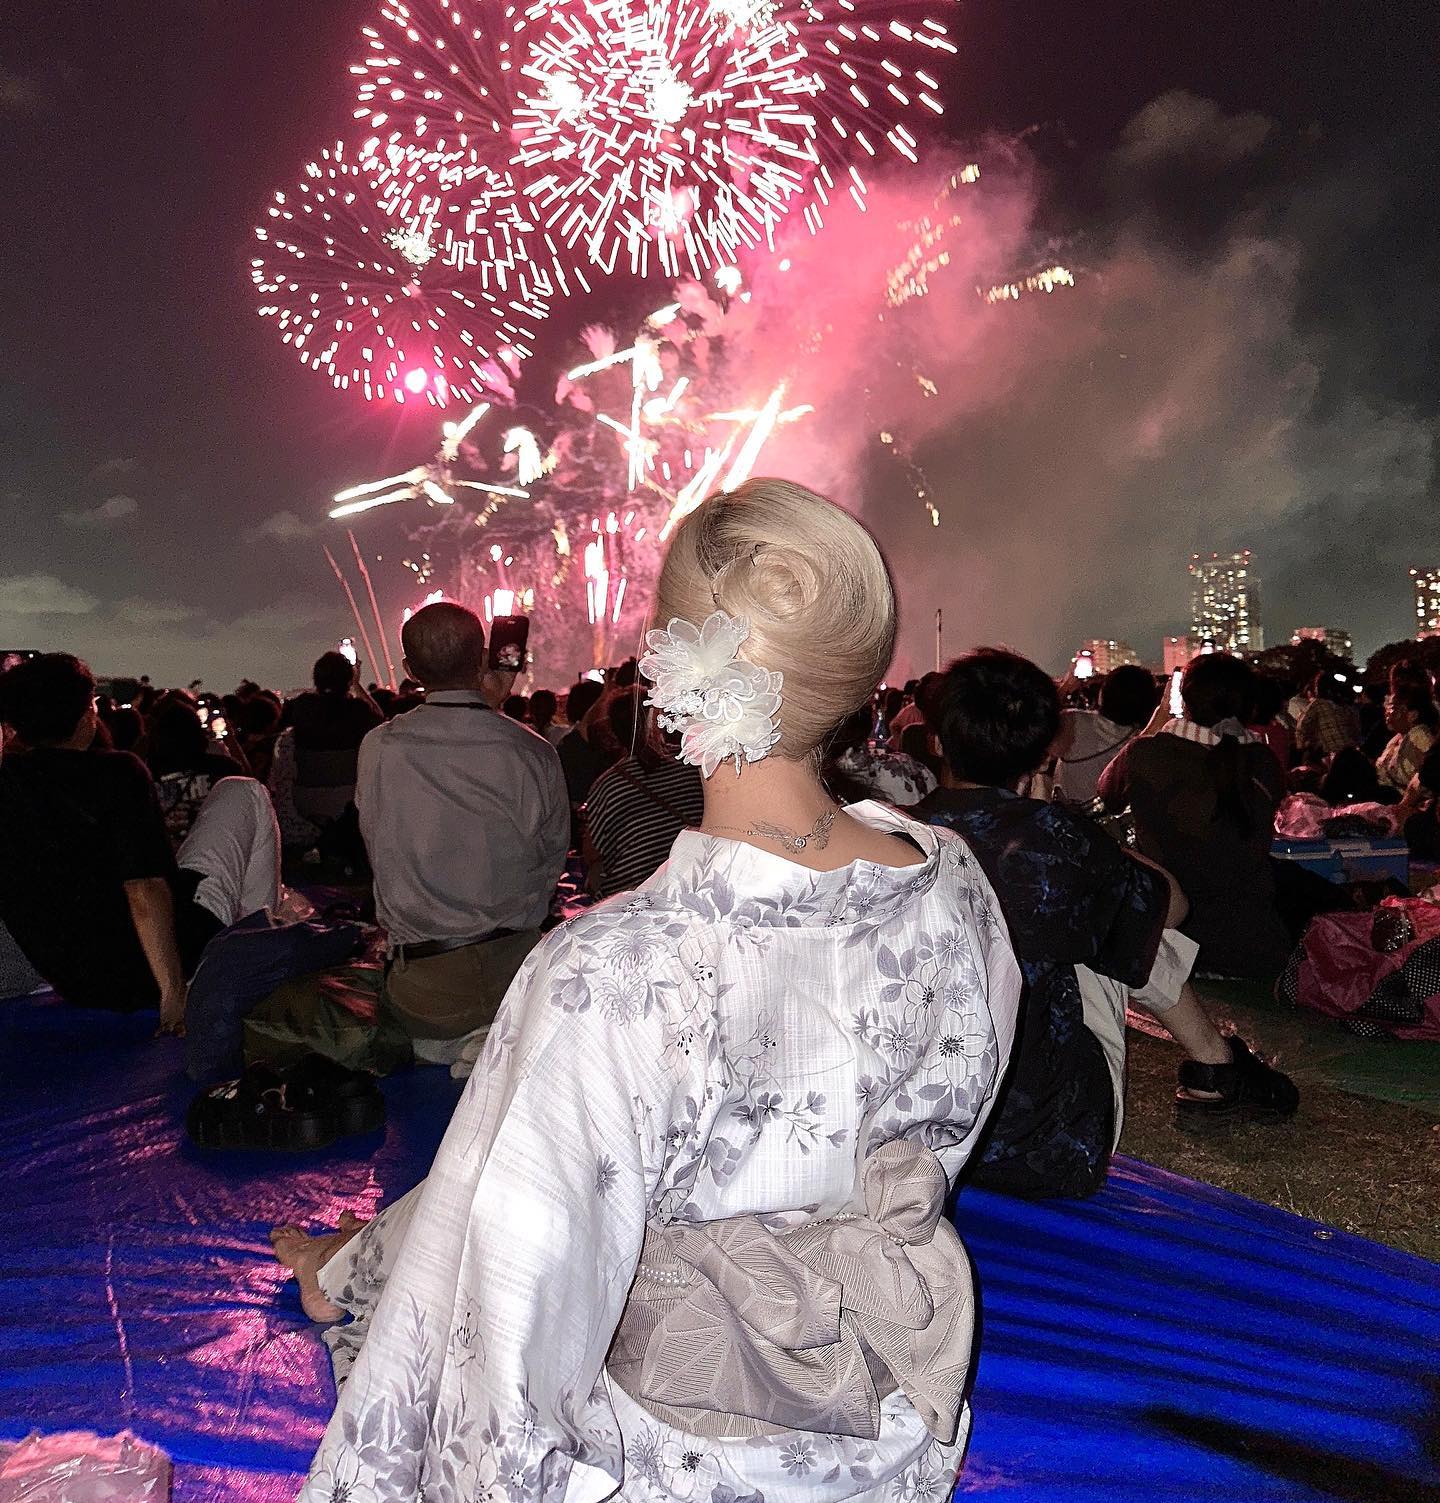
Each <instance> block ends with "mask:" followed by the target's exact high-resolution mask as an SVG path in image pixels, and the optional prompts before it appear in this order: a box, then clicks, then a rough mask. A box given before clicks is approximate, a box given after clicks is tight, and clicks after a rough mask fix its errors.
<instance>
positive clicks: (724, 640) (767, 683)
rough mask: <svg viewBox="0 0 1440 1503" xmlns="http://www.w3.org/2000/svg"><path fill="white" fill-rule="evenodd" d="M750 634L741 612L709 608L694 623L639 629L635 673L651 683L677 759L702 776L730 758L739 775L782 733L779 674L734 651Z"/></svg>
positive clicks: (650, 698) (766, 753)
mask: <svg viewBox="0 0 1440 1503" xmlns="http://www.w3.org/2000/svg"><path fill="white" fill-rule="evenodd" d="M749 635H750V622H749V620H748V618H747V617H745V616H730V615H727V614H726V613H725V612H724V611H713V612H712V613H711V614H710V615H709V616H707V617H706V618H705V621H704V624H703V625H701V626H699V627H697V626H695V625H694V623H693V622H690V621H685V620H683V619H681V618H680V617H678V616H677V617H675V619H674V620H672V621H671V622H670V624H669V626H667V627H666V628H665V630H664V631H651V632H647V633H646V634H645V647H646V652H645V655H644V657H642V658H641V659H640V672H641V673H643V674H644V675H645V677H646V678H648V679H649V680H650V682H651V683H652V684H653V685H654V687H653V688H652V689H651V690H650V694H649V696H648V698H647V699H646V701H645V703H646V704H647V705H653V706H654V708H655V709H656V710H658V711H659V712H660V713H659V715H658V717H657V718H658V719H659V721H660V724H661V725H662V726H663V727H664V728H665V729H666V730H667V731H672V732H678V733H679V736H680V760H681V761H682V762H688V763H689V764H690V765H691V766H692V767H698V768H699V769H700V772H701V775H702V776H703V777H707V778H708V777H709V776H710V774H711V773H713V772H714V771H715V769H716V768H717V767H718V766H719V765H720V764H721V763H722V762H728V761H729V760H730V759H731V758H732V757H733V758H734V760H735V772H736V774H737V775H738V774H739V772H740V768H741V765H742V764H743V763H745V762H759V761H761V760H762V759H763V758H765V757H768V756H769V755H770V751H771V749H772V748H773V747H774V745H775V743H776V742H777V741H779V739H780V731H779V728H778V727H777V725H776V724H775V722H776V719H777V717H778V716H779V714H780V686H781V684H782V683H783V682H784V675H783V674H780V673H771V672H769V671H768V670H767V669H764V668H759V667H757V666H756V665H755V664H754V663H747V662H746V661H745V660H744V659H743V658H742V657H741V656H740V647H741V644H742V643H744V641H745V640H746V638H747V637H749Z"/></svg>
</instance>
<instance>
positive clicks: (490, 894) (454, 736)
mask: <svg viewBox="0 0 1440 1503" xmlns="http://www.w3.org/2000/svg"><path fill="white" fill-rule="evenodd" d="M401 642H402V644H403V646H404V649H405V671H406V672H407V673H408V674H410V675H411V676H412V677H414V678H417V679H419V680H420V682H421V683H422V684H424V685H425V688H426V690H427V694H426V700H425V703H424V704H423V705H420V706H419V707H417V708H416V709H414V710H412V711H410V713H409V714H407V715H402V716H399V717H398V718H397V719H395V720H392V721H390V722H389V723H388V724H387V725H383V726H380V727H378V728H377V729H376V730H374V731H372V732H371V733H370V734H369V735H368V736H366V738H365V740H364V742H363V743H362V744H361V747H360V769H359V780H358V783H357V786H356V792H355V803H356V806H357V808H358V809H359V812H360V829H361V832H362V833H363V834H364V836H365V844H366V847H367V849H368V851H369V854H370V865H371V867H372V868H373V870H374V873H375V909H376V914H377V916H378V918H379V920H380V923H381V925H382V926H383V927H384V928H385V930H386V933H387V935H388V937H389V951H388V964H387V968H386V971H387V974H386V999H387V1003H388V1006H389V1008H390V1010H391V1011H392V1012H393V1013H394V1015H395V1016H396V1018H397V1019H398V1020H399V1022H400V1024H401V1025H402V1027H404V1029H405V1031H406V1032H407V1033H409V1034H410V1036H411V1037H412V1038H414V1039H431V1040H434V1039H460V1038H463V1037H465V1036H466V1035H469V1034H471V1033H474V1032H475V1031H476V1030H477V1029H480V1028H484V1027H486V1026H488V1025H489V1023H490V1022H491V1021H492V1020H493V1018H494V1016H495V1012H496V1009H497V1008H498V1007H499V1005H500V1000H501V998H502V997H503V996H504V995H505V991H506V989H507V988H508V986H509V985H510V982H511V980H512V978H513V977H514V975H515V972H516V971H517V970H519V968H520V964H521V962H522V961H523V960H524V959H525V957H526V955H528V954H529V952H530V951H531V950H532V949H533V948H534V946H535V944H536V943H537V942H538V940H539V938H540V926H541V924H542V923H543V922H544V920H545V917H546V915H547V913H548V912H549V907H550V898H551V894H552V893H553V892H554V889H555V883H556V881H557V879H558V878H559V876H560V872H561V870H562V868H563V867H564V864H565V853H566V851H567V850H568V848H569V844H570V805H569V802H568V800H567V798H566V794H565V779H564V776H563V774H562V773H561V771H560V759H559V757H558V756H557V755H556V753H555V748H554V747H553V746H551V745H550V743H549V742H548V741H546V740H545V738H544V737H543V736H537V735H536V734H535V733H534V731H532V730H529V729H528V728H527V727H525V726H523V725H521V724H519V723H518V722H517V721H514V720H510V719H507V718H506V717H505V716H503V715H500V714H497V713H496V711H495V710H494V709H493V708H492V705H493V704H494V703H495V702H498V701H499V700H500V699H503V697H504V695H505V693H507V692H508V690H509V682H506V681H505V680H511V679H513V675H487V673H486V670H485V629H484V627H483V626H482V625H481V622H480V619H479V618H478V617H477V616H476V615H475V613H474V612H473V611H470V610H467V609H466V608H465V607H464V606H462V605H456V604H454V603H452V602H449V601H442V602H438V603H437V604H435V605H428V606H426V607H425V608H424V609H423V610H420V611H417V612H416V613H415V615H413V616H412V617H411V618H410V619H409V621H407V622H406V623H405V627H404V630H403V632H402V633H401Z"/></svg>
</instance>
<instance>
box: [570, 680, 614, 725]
mask: <svg viewBox="0 0 1440 1503" xmlns="http://www.w3.org/2000/svg"><path fill="white" fill-rule="evenodd" d="M604 692H605V685H604V684H597V683H596V682H595V680H594V679H593V678H582V679H579V680H577V682H575V683H573V684H571V686H570V692H569V694H567V695H566V696H565V718H566V720H568V721H569V722H570V724H571V725H579V724H580V722H581V721H582V720H583V719H584V718H585V715H586V713H587V711H589V710H590V709H592V708H593V707H594V704H595V701H596V700H597V699H599V698H600V696H601V695H602V694H603V693H604Z"/></svg>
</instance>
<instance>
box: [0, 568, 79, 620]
mask: <svg viewBox="0 0 1440 1503" xmlns="http://www.w3.org/2000/svg"><path fill="white" fill-rule="evenodd" d="M99 603H100V602H99V601H98V600H97V599H96V598H95V597H94V596H93V595H92V594H90V593H89V591H88V590H82V589H79V588H77V587H76V586H74V585H68V584H65V583H64V582H63V581H62V580H59V579H57V578H56V577H55V576H54V575H53V574H5V575H0V624H3V623H4V621H5V619H6V618H7V617H26V618H28V617H32V616H86V615H89V614H90V612H91V611H93V610H94V609H95V608H96V606H97V605H99Z"/></svg>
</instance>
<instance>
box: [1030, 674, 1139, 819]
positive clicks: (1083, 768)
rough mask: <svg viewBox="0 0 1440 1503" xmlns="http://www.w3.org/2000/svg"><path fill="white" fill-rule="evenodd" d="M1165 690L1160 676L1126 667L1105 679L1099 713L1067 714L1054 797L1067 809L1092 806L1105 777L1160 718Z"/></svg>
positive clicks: (1062, 721) (1063, 717)
mask: <svg viewBox="0 0 1440 1503" xmlns="http://www.w3.org/2000/svg"><path fill="white" fill-rule="evenodd" d="M1159 703H1160V689H1159V686H1158V685H1157V684H1156V682H1155V676H1154V674H1152V673H1151V672H1150V671H1149V670H1148V669H1146V668H1141V667H1139V666H1138V665H1137V664H1133V663H1132V664H1126V665H1125V666H1124V667H1121V668H1116V669H1115V670H1114V671H1113V672H1111V673H1108V674H1107V675H1106V676H1105V681H1104V683H1102V684H1101V685H1100V701H1099V707H1098V709H1095V710H1066V711H1064V713H1063V714H1062V715H1061V716H1060V734H1059V736H1057V737H1056V739H1055V794H1056V797H1057V798H1060V799H1061V800H1063V801H1064V802H1065V803H1067V804H1077V805H1080V806H1082V807H1083V806H1084V805H1086V804H1090V803H1093V802H1094V800H1095V797H1096V795H1097V793H1098V792H1099V784H1100V774H1101V773H1102V772H1104V771H1105V769H1106V768H1107V767H1108V766H1109V765H1110V764H1111V762H1113V761H1114V760H1115V758H1116V757H1117V756H1118V755H1119V754H1120V751H1121V749H1122V748H1123V747H1124V746H1125V745H1126V744H1127V743H1128V742H1129V741H1131V740H1133V739H1134V738H1135V737H1136V736H1137V735H1139V733H1140V731H1141V730H1142V729H1143V728H1144V726H1145V723H1146V722H1147V721H1148V720H1149V719H1150V717H1151V715H1153V714H1154V713H1155V706H1156V705H1157V704H1159Z"/></svg>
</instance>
